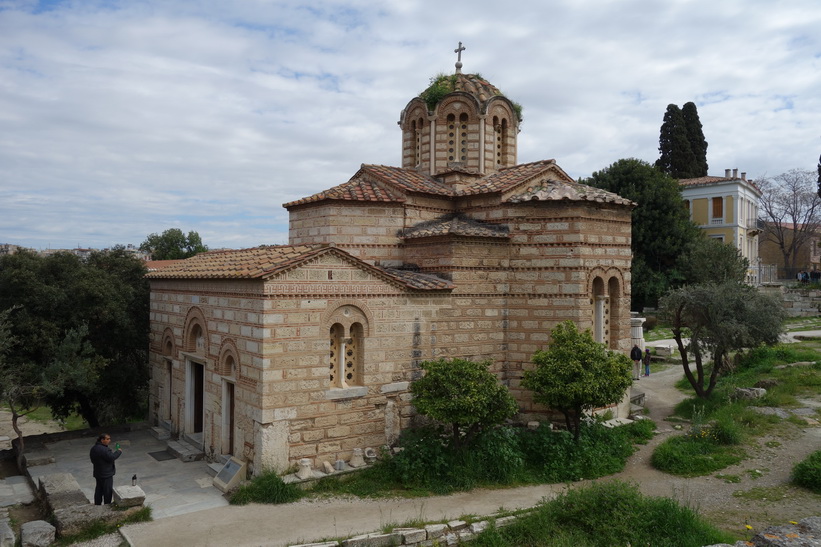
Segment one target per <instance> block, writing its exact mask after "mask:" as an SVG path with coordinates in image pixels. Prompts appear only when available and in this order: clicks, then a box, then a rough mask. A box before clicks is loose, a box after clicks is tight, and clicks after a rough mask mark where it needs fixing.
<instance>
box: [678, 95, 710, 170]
mask: <svg viewBox="0 0 821 547" xmlns="http://www.w3.org/2000/svg"><path fill="white" fill-rule="evenodd" d="M681 114H682V115H683V116H684V127H685V128H686V129H687V140H688V141H690V150H692V152H693V155H695V157H696V162H695V164H693V167H692V169H691V172H692V174H691V175H690V176H691V177H706V176H707V141H706V140H705V139H704V132H703V131H702V130H701V120H699V118H698V109H697V108H696V105H695V103H693V102H692V101H691V102H689V103H686V104H685V105H684V106H683V107H682V109H681Z"/></svg>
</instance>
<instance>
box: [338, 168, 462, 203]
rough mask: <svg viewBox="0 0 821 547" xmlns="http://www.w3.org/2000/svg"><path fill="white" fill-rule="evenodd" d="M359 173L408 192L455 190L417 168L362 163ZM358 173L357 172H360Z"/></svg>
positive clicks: (441, 193)
mask: <svg viewBox="0 0 821 547" xmlns="http://www.w3.org/2000/svg"><path fill="white" fill-rule="evenodd" d="M359 173H365V174H367V175H370V176H372V177H375V178H377V179H378V180H379V181H380V182H383V183H386V184H391V185H394V186H397V187H398V188H400V189H402V190H404V191H406V192H418V193H423V194H435V195H439V196H452V195H453V190H452V189H451V187H450V186H448V185H447V184H444V183H442V182H440V181H438V180H436V179H435V178H433V177H431V176H430V175H425V174H422V173H420V172H418V171H416V170H415V169H403V168H401V167H390V166H388V165H366V164H362V168H361V169H360V170H359ZM359 173H357V174H359ZM354 176H356V175H354Z"/></svg>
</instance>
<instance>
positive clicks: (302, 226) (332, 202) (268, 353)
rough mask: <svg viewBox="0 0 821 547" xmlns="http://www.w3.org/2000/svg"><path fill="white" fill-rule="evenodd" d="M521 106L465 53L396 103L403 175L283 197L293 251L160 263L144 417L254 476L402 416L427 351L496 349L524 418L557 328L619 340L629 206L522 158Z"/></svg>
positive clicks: (375, 175)
mask: <svg viewBox="0 0 821 547" xmlns="http://www.w3.org/2000/svg"><path fill="white" fill-rule="evenodd" d="M520 113H521V108H519V107H518V105H516V104H515V103H513V102H511V101H510V100H509V99H508V98H507V97H505V96H504V95H503V94H502V93H501V92H500V91H499V90H498V89H497V88H496V87H494V86H493V85H491V84H490V83H488V82H487V81H486V80H484V79H483V78H481V77H480V76H478V75H474V74H464V73H462V72H461V63H457V64H456V71H455V73H454V74H452V75H448V76H444V77H440V78H439V79H438V80H437V81H435V82H434V83H433V84H432V85H431V87H430V88H428V90H426V92H423V93H422V94H421V95H420V96H417V97H414V98H413V99H411V100H410V102H409V103H408V104H407V106H405V108H404V110H402V112H401V114H400V119H399V127H400V128H401V133H402V135H401V142H402V149H401V158H402V166H401V167H389V166H384V165H369V164H363V165H362V166H361V168H360V169H359V171H357V172H356V173H355V174H354V175H353V177H351V179H350V180H349V181H348V182H345V183H343V184H340V185H338V186H334V187H332V188H330V189H328V190H325V191H323V192H320V193H318V194H314V195H312V196H308V197H305V198H303V199H300V200H297V201H293V202H291V203H286V204H285V205H284V207H285V208H286V209H287V210H288V212H289V215H290V226H289V244H288V245H278V246H263V247H257V248H252V249H241V250H228V251H215V252H208V253H203V254H200V255H197V256H195V257H193V258H190V259H187V260H185V261H181V262H179V263H177V264H176V265H173V266H170V267H166V268H164V269H161V270H158V271H154V272H151V273H149V274H148V278H149V280H150V283H151V340H152V342H151V347H150V367H151V370H152V379H151V398H150V405H151V409H150V412H151V420H152V422H154V424H155V425H157V426H158V427H164V428H166V429H167V430H168V431H169V433H170V434H171V435H172V436H174V437H175V438H176V437H179V438H181V439H185V440H186V441H187V442H188V443H191V444H193V445H195V446H197V447H198V448H200V449H201V450H202V451H203V452H204V453H205V454H206V456H207V457H209V458H213V459H216V458H218V457H219V456H224V455H233V456H235V457H236V458H238V459H240V460H244V461H245V462H247V463H248V465H249V467H250V469H252V470H253V471H254V472H255V473H258V472H260V471H261V470H263V469H276V470H278V471H283V470H285V469H286V468H288V467H290V466H292V465H293V464H294V463H295V462H297V461H298V460H300V459H303V458H307V459H309V460H311V463H312V464H313V465H314V466H317V467H319V466H321V465H322V463H323V462H324V461H329V462H334V461H335V460H337V459H346V460H347V459H348V458H349V457H350V455H351V454H352V451H353V450H354V449H356V448H366V447H374V448H376V447H379V446H382V445H385V444H386V443H391V442H393V441H394V440H395V439H396V438H397V436H398V434H399V432H400V431H401V430H402V428H404V427H407V426H408V425H410V423H411V421H412V418H413V416H414V409H413V407H412V404H411V403H412V401H411V396H410V391H409V386H410V383H411V382H412V381H413V380H414V379H415V378H418V377H419V374H420V369H419V363H420V362H422V361H425V360H430V359H437V358H442V357H444V358H453V357H462V358H468V359H475V360H485V359H489V360H491V361H492V363H493V364H492V371H493V372H494V373H495V374H496V375H497V377H498V378H499V380H500V381H501V382H502V383H504V384H505V385H506V386H508V387H509V389H510V391H511V392H512V393H513V395H514V396H515V397H516V399H517V401H518V404H519V407H520V410H521V413H520V416H519V418H521V419H522V420H528V419H534V418H536V417H539V416H541V417H544V416H545V414H544V410H545V409H543V408H539V407H538V406H537V405H534V403H533V402H532V397H531V394H530V393H529V392H528V391H527V390H524V389H523V388H522V387H521V377H522V372H523V370H525V369H526V368H527V367H528V366H529V363H530V358H531V356H532V354H533V353H534V352H535V351H536V350H538V349H544V348H545V346H546V344H547V342H548V339H549V333H550V331H551V329H552V328H553V327H554V326H555V325H556V324H557V323H559V322H560V321H564V320H568V319H569V320H572V321H574V322H575V323H576V324H577V325H578V326H579V327H580V328H582V329H586V328H590V329H591V330H592V332H593V333H594V336H595V337H596V339H598V340H599V341H602V342H605V343H606V344H608V346H609V347H610V348H612V349H615V350H622V351H628V350H629V347H630V314H629V303H630V260H631V251H630V213H631V209H632V207H633V206H634V204H633V203H631V202H630V201H628V200H626V199H623V198H621V197H619V196H617V195H615V194H613V193H610V192H606V191H603V190H599V189H595V188H591V187H588V186H585V185H582V184H579V183H577V182H575V181H574V180H573V179H572V178H571V177H570V176H568V174H567V173H565V172H564V171H563V170H562V168H561V167H559V165H558V164H557V163H556V161H555V160H552V159H549V160H542V161H536V162H532V163H525V164H518V163H517V136H518V134H519V130H520V124H521V117H520V116H521V114H520ZM628 407H629V403H626V402H623V403H621V404H619V405H616V406H615V407H614V408H613V410H614V412H615V413H616V415H620V416H625V415H626V412H627V409H628Z"/></svg>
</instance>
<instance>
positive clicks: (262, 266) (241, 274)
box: [145, 245, 453, 290]
mask: <svg viewBox="0 0 821 547" xmlns="http://www.w3.org/2000/svg"><path fill="white" fill-rule="evenodd" d="M324 253H336V254H338V255H339V256H342V257H344V258H346V259H348V260H350V261H351V262H353V263H356V264H357V265H358V266H359V267H360V268H362V269H363V270H366V271H369V272H371V273H373V274H374V275H376V276H377V277H381V278H382V279H384V280H385V281H386V282H389V283H392V284H395V285H398V286H400V287H405V288H407V289H411V290H448V289H452V288H453V283H452V282H450V281H447V280H445V279H440V278H438V277H436V276H432V275H428V274H421V273H417V272H409V271H402V270H395V269H391V268H382V267H379V266H372V265H370V264H368V263H366V262H362V261H361V260H359V259H357V258H355V257H353V256H351V255H349V254H348V253H346V252H345V251H343V250H341V249H337V248H335V247H331V246H328V245H270V246H262V247H254V248H251V249H238V250H225V251H210V252H207V253H200V254H198V255H196V256H193V257H191V258H188V259H186V260H180V261H176V262H177V263H176V264H172V265H169V266H168V267H166V268H163V269H161V270H157V271H154V272H150V273H148V274H146V276H145V277H146V278H148V279H266V278H269V277H271V276H273V275H275V274H277V273H280V272H282V271H284V270H287V269H290V268H294V267H297V266H299V265H300V264H302V263H303V262H306V261H308V260H310V259H312V258H315V257H317V256H319V255H321V254H324Z"/></svg>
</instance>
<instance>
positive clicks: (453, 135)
mask: <svg viewBox="0 0 821 547" xmlns="http://www.w3.org/2000/svg"><path fill="white" fill-rule="evenodd" d="M458 139H459V137H458V129H457V128H456V116H454V115H453V114H448V161H453V158H454V157H456V154H455V150H456V142H457V141H458Z"/></svg>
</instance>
